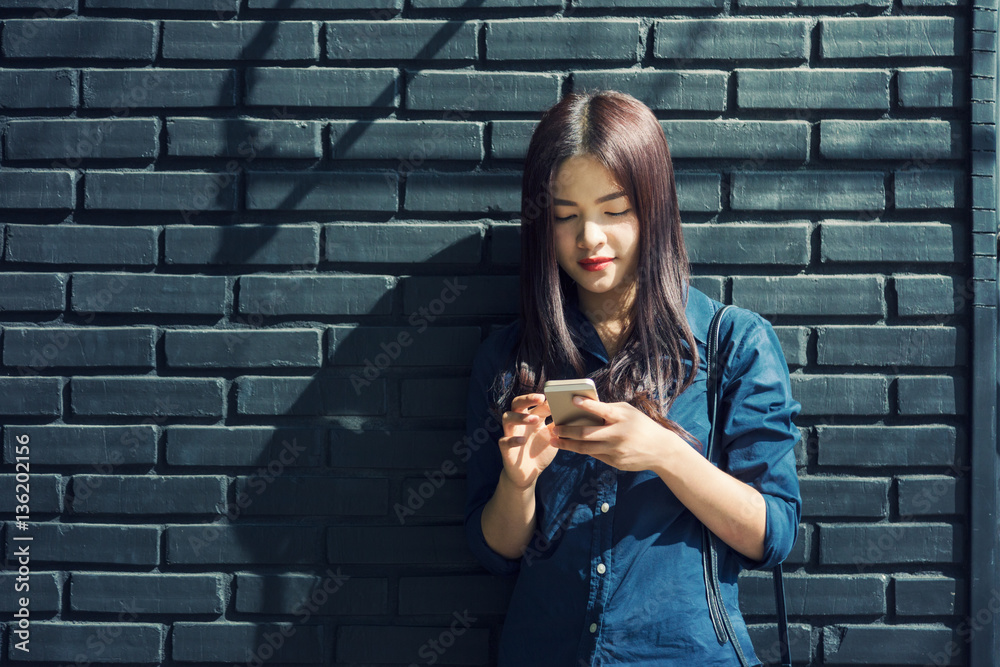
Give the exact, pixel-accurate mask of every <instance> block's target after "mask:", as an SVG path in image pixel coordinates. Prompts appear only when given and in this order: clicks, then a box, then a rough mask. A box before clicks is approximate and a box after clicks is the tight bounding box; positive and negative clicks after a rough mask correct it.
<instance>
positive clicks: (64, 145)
mask: <svg viewBox="0 0 1000 667" xmlns="http://www.w3.org/2000/svg"><path fill="white" fill-rule="evenodd" d="M159 132H160V121H159V119H157V118H115V119H110V118H105V119H102V120H79V119H62V118H56V119H45V120H16V119H15V120H12V121H10V123H9V124H8V125H7V133H6V153H5V154H4V156H5V157H6V158H7V159H8V160H41V159H53V160H55V159H63V158H75V159H84V160H86V159H95V158H155V157H156V156H157V154H158V152H159V147H158V142H157V136H158V135H159Z"/></svg>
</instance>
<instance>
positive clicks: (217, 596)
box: [32, 572, 225, 614]
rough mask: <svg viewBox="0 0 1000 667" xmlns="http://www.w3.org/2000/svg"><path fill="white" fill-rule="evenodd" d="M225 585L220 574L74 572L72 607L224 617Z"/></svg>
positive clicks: (88, 609)
mask: <svg viewBox="0 0 1000 667" xmlns="http://www.w3.org/2000/svg"><path fill="white" fill-rule="evenodd" d="M32 578H34V577H32ZM32 583H34V582H32ZM224 585H225V581H224V579H223V575H221V574H132V573H125V572H115V573H113V574H103V573H98V572H73V573H71V575H70V581H69V604H70V609H72V610H73V611H78V612H101V613H114V612H118V611H121V610H123V609H127V610H129V611H130V612H132V613H136V614H221V613H222V612H223V611H224V610H225V605H224V602H223V586H224ZM32 603H34V599H32Z"/></svg>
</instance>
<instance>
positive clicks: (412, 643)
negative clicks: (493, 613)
mask: <svg viewBox="0 0 1000 667" xmlns="http://www.w3.org/2000/svg"><path fill="white" fill-rule="evenodd" d="M454 616H455V617H454V619H449V622H450V623H452V625H451V626H449V625H447V624H445V625H443V626H440V627H437V626H413V627H407V626H385V625H372V626H363V625H341V626H339V627H338V628H337V640H336V647H337V649H336V657H335V659H336V661H337V662H344V663H365V664H372V663H376V664H382V663H395V662H402V663H405V662H407V661H408V660H412V659H413V656H415V655H418V654H423V655H427V656H436V655H437V652H434V651H432V650H431V649H430V648H429V646H428V642H431V641H435V644H433V646H438V647H441V646H443V643H440V642H439V637H441V636H442V635H444V634H447V635H449V636H451V637H452V638H453V641H454V643H452V644H451V645H450V646H449V648H448V653H447V656H448V657H447V662H448V663H450V664H464V665H486V664H488V656H489V647H490V630H489V629H487V628H469V627H467V626H468V624H469V623H470V622H471V621H473V620H475V619H474V618H473V619H468V617H467V610H466V613H465V614H463V612H462V611H454ZM458 629H461V634H459V632H458V631H457V630H458Z"/></svg>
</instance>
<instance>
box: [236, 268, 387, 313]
mask: <svg viewBox="0 0 1000 667" xmlns="http://www.w3.org/2000/svg"><path fill="white" fill-rule="evenodd" d="M394 281H395V278H393V277H392V276H349V275H347V276H339V275H338V276H268V275H260V274H258V275H252V276H240V279H239V312H240V313H263V314H265V315H329V314H337V315H387V314H389V313H390V312H392V305H393V301H394V299H393V296H392V292H393V286H394V285H393V283H394Z"/></svg>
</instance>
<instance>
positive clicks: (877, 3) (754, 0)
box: [740, 0, 892, 661]
mask: <svg viewBox="0 0 1000 667" xmlns="http://www.w3.org/2000/svg"><path fill="white" fill-rule="evenodd" d="M891 4H892V1H891V0H861V2H855V0H744V1H743V2H742V3H740V6H741V7H753V8H755V9H758V8H760V9H763V8H767V9H789V10H794V9H799V8H802V7H808V8H810V9H819V8H825V7H830V8H835V9H837V10H842V9H844V8H845V7H854V6H856V5H862V6H864V7H878V8H883V9H884V8H886V7H889V6H890V5H891ZM793 655H794V652H793ZM804 659H805V660H807V661H808V660H809V658H808V654H806V657H805V658H804Z"/></svg>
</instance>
